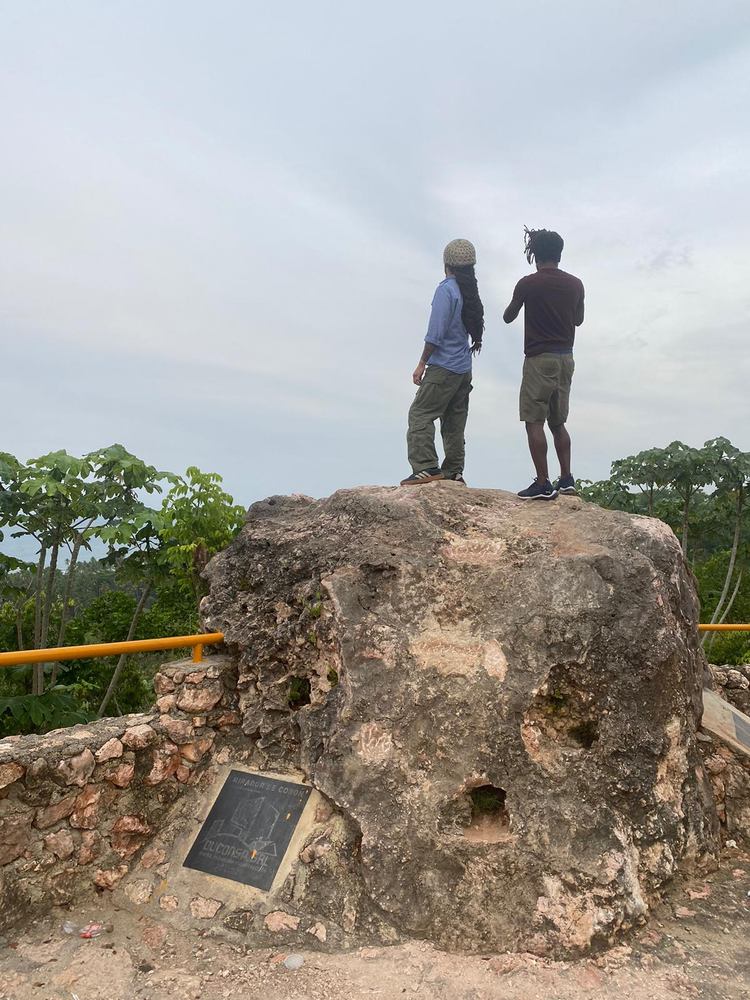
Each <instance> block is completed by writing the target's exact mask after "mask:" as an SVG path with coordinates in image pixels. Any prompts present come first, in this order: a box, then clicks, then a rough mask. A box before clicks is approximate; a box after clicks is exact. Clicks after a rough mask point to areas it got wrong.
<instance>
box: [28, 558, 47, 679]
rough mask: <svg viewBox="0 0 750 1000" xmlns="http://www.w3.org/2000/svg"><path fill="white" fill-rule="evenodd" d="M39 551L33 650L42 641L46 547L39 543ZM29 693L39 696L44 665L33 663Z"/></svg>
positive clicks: (37, 647)
mask: <svg viewBox="0 0 750 1000" xmlns="http://www.w3.org/2000/svg"><path fill="white" fill-rule="evenodd" d="M41 546H42V547H41V548H40V550H39V561H38V563H37V566H36V590H35V594H34V649H39V647H40V645H41V639H42V593H43V590H42V585H43V582H44V564H45V563H46V562H47V546H46V545H45V544H44V542H42V543H41ZM31 677H32V679H31V693H32V694H41V693H42V692H41V691H40V690H39V687H40V677H41V683H42V684H43V683H44V664H43V663H35V664H34V667H33V672H32V675H31Z"/></svg>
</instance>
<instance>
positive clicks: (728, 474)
mask: <svg viewBox="0 0 750 1000" xmlns="http://www.w3.org/2000/svg"><path fill="white" fill-rule="evenodd" d="M706 448H710V449H711V450H712V452H713V455H714V458H713V462H712V479H713V482H714V483H715V484H716V492H715V493H714V500H715V503H716V506H717V507H719V506H721V504H722V502H724V503H725V504H726V502H727V501H728V505H729V506H730V507H731V508H733V514H734V517H733V521H734V531H733V534H732V544H731V549H730V556H729V563H728V566H727V572H726V576H725V578H724V585H723V587H722V590H721V593H720V595H719V599H718V601H717V602H716V606H715V608H714V611H713V615H712V617H711V624H712V625H713V624H715V623H716V621H717V620H718V619H719V616H720V615H721V614H722V612H723V611H724V607H725V602H726V601H727V598H728V597H729V591H730V586H731V584H732V578H733V576H734V571H735V565H736V563H737V554H738V552H739V550H740V545H741V544H742V543H743V542H746V541H747V540H748V539H747V509H748V499H749V498H750V453H749V452H742V451H740V450H739V449H738V448H735V447H734V445H733V444H731V442H729V441H728V440H727V439H726V438H715V439H714V440H713V441H707V442H706ZM743 534H744V537H743ZM742 575H743V568H742V565H740V567H739V573H738V581H737V589H736V590H735V592H734V594H733V595H732V597H731V599H730V602H729V606H728V607H727V608H726V611H727V613H728V612H729V610H730V609H731V605H732V603H734V599H735V597H736V595H737V591H738V589H739V586H740V583H741V581H742ZM725 617H726V614H724V616H723V617H722V619H721V621H722V622H723V621H724V618H725ZM707 640H708V633H705V634H704V636H703V645H704V646H705V644H706V641H707ZM713 641H715V639H713V638H712V644H713Z"/></svg>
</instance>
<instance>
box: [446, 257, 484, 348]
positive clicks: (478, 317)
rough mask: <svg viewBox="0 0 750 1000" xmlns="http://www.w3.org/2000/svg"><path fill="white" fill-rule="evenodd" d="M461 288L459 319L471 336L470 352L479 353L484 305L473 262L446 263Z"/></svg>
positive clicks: (482, 331) (482, 330)
mask: <svg viewBox="0 0 750 1000" xmlns="http://www.w3.org/2000/svg"><path fill="white" fill-rule="evenodd" d="M448 267H450V270H451V272H452V273H453V276H454V277H455V279H456V281H457V282H458V287H459V288H460V289H461V298H462V299H463V306H462V308H461V319H462V320H463V321H464V326H465V327H466V332H467V333H468V334H469V336H470V337H471V353H472V354H479V352H480V351H481V350H482V334H483V333H484V306H483V305H482V300H481V299H480V298H479V286H478V285H477V279H476V275H475V274H474V265H473V264H462V265H458V264H455V265H450V264H449V265H448Z"/></svg>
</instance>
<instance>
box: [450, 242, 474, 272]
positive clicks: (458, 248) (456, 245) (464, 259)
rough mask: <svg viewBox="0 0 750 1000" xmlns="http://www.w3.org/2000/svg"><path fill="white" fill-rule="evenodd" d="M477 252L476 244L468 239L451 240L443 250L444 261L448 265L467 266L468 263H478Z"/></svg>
mask: <svg viewBox="0 0 750 1000" xmlns="http://www.w3.org/2000/svg"><path fill="white" fill-rule="evenodd" d="M476 262H477V252H476V250H475V249H474V244H473V243H469V241H468V240H451V241H450V243H449V244H448V246H447V247H446V248H445V250H443V263H444V264H447V265H448V267H452V266H455V267H465V266H466V265H467V264H476Z"/></svg>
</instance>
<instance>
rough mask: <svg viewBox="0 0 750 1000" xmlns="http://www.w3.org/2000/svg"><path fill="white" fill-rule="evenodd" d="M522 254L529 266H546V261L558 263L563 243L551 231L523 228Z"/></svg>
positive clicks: (559, 236)
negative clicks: (534, 264)
mask: <svg viewBox="0 0 750 1000" xmlns="http://www.w3.org/2000/svg"><path fill="white" fill-rule="evenodd" d="M523 231H524V234H525V235H524V238H523V252H524V253H525V254H526V260H527V261H528V262H529V264H532V263H533V262H534V261H536V263H537V264H546V263H547V262H548V261H554V262H555V263H556V264H559V263H560V258H561V257H562V252H563V247H564V246H565V241H564V240H563V238H562V236H561V235H560V234H559V233H556V232H554V231H553V230H552V229H527V228H526V226H524V227H523Z"/></svg>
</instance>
